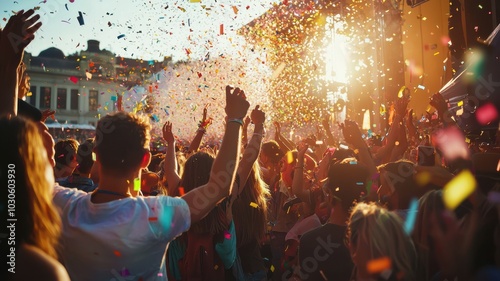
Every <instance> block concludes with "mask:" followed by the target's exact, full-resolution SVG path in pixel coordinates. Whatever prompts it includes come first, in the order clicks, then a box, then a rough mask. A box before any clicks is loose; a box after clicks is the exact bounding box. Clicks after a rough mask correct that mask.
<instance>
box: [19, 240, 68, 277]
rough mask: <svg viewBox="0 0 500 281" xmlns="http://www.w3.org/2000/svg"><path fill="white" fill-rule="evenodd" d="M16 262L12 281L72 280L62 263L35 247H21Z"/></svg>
mask: <svg viewBox="0 0 500 281" xmlns="http://www.w3.org/2000/svg"><path fill="white" fill-rule="evenodd" d="M16 261H17V262H16V273H15V275H14V276H13V277H14V278H13V279H12V280H54V281H69V280H70V278H69V276H68V273H67V272H66V269H65V268H64V266H62V264H61V263H59V262H58V261H57V260H56V259H54V258H52V257H51V256H49V255H47V254H45V253H44V252H43V251H41V250H40V249H38V248H36V247H34V246H30V245H23V246H21V248H20V249H19V251H18V252H17V260H16Z"/></svg>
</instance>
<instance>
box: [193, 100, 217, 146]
mask: <svg viewBox="0 0 500 281" xmlns="http://www.w3.org/2000/svg"><path fill="white" fill-rule="evenodd" d="M207 107H208V104H207V105H206V106H205V108H204V109H203V118H202V119H201V121H200V124H198V130H197V131H196V135H195V136H194V139H193V141H191V144H190V145H189V148H188V154H189V153H192V152H196V151H198V149H199V148H200V144H201V139H202V138H203V135H204V134H205V133H206V132H207V128H208V126H210V124H212V119H210V118H208V119H207Z"/></svg>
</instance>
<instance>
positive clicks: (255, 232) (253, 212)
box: [232, 161, 271, 245]
mask: <svg viewBox="0 0 500 281" xmlns="http://www.w3.org/2000/svg"><path fill="white" fill-rule="evenodd" d="M260 171H261V170H260V166H259V164H258V162H257V161H256V162H255V163H254V164H253V166H252V170H251V172H250V175H249V176H248V180H247V181H246V183H245V185H244V186H242V187H239V188H243V191H242V192H241V194H240V195H239V197H238V198H237V199H236V200H235V201H234V203H233V207H232V212H233V220H234V224H235V227H236V236H237V239H236V241H237V243H238V245H245V244H247V243H249V242H251V241H252V239H254V238H255V239H257V241H259V242H260V240H261V239H262V238H264V235H265V232H266V229H267V200H268V199H269V198H270V197H271V193H270V192H269V188H268V186H267V184H266V183H265V182H264V181H263V180H262V177H261V175H260ZM254 204H256V205H254ZM249 222H251V223H249Z"/></svg>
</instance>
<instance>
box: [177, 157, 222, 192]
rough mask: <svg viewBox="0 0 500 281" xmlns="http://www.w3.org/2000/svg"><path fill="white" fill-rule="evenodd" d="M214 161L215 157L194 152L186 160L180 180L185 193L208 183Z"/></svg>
mask: <svg viewBox="0 0 500 281" xmlns="http://www.w3.org/2000/svg"><path fill="white" fill-rule="evenodd" d="M214 160H215V157H214V156H213V155H212V154H211V153H209V152H208V151H199V152H196V153H195V154H193V155H191V156H190V157H189V158H188V159H187V161H186V164H185V165H184V173H183V174H182V179H181V186H182V187H184V190H185V192H189V191H191V190H193V189H195V188H197V187H199V186H201V185H204V184H206V183H208V179H209V178H210V171H211V170H212V165H213V163H214Z"/></svg>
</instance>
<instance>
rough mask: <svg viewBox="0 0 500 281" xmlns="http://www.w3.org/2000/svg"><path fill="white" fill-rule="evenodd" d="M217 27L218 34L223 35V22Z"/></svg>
mask: <svg viewBox="0 0 500 281" xmlns="http://www.w3.org/2000/svg"><path fill="white" fill-rule="evenodd" d="M219 29H220V33H219V34H220V35H224V25H223V24H221V25H220V27H219Z"/></svg>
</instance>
